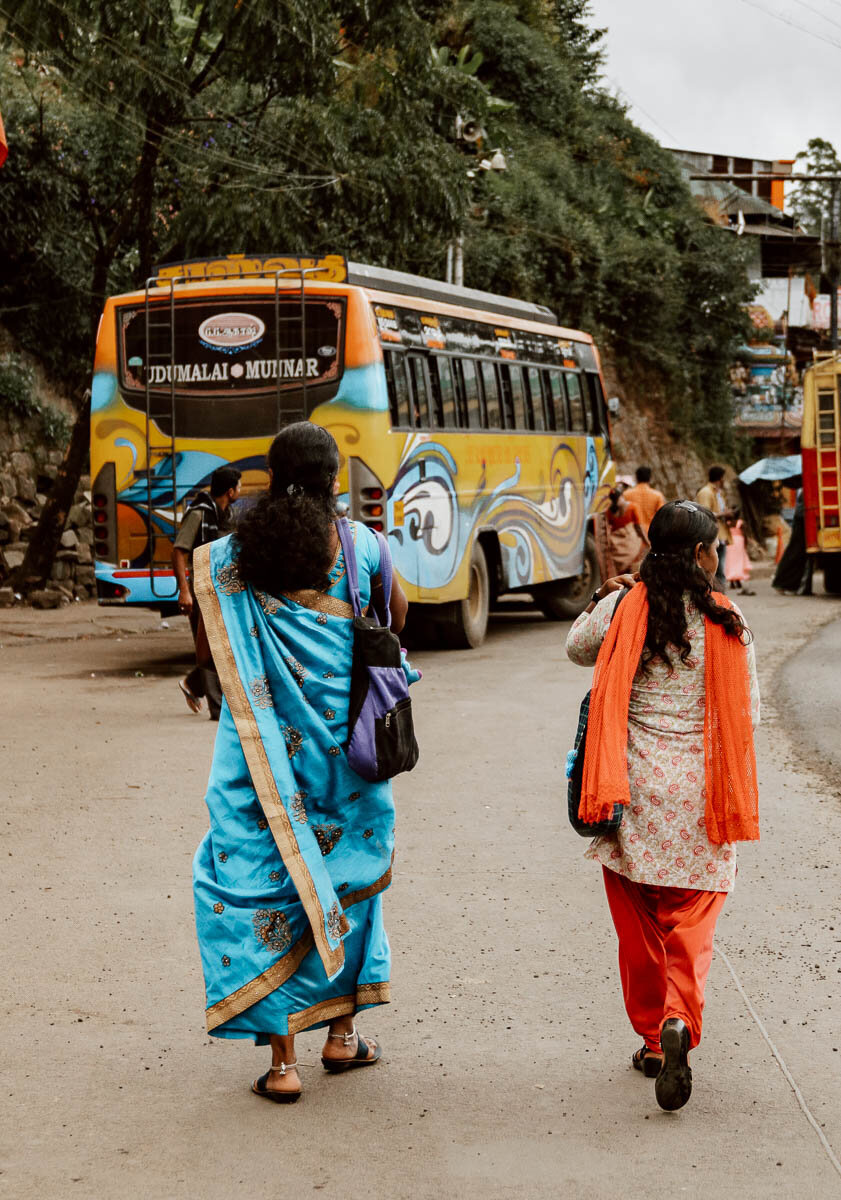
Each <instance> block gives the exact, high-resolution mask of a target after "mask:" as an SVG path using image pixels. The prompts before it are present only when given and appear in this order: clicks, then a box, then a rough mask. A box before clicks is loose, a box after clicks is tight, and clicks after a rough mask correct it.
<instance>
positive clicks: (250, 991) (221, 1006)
mask: <svg viewBox="0 0 841 1200" xmlns="http://www.w3.org/2000/svg"><path fill="white" fill-rule="evenodd" d="M390 883H391V867H389V868H388V870H387V871H386V872H385V873H384V874H383V875H381V876H380V877H379V879H375V880H374V882H373V883H372V884H370V885H369V886H368V887H366V888H359V889H358V890H357V891H355V892H348V894H347V895H346V896H345V897H344V899H343V900H342V908H343V909H346V908H350V907H351V905H353V904H359V903H361V902H362V901H363V900H370V898H371V897H372V896H376V895H377V893H378V892H382V891H384V890H385V889H386V888H387V887H388V885H389V884H390ZM313 945H314V942H313V936H312V930H308V931H307V932H306V933H305V934H304V935H303V936H302V937H300V938H299V939H298V941H297V942H296V943H295V945H294V946H293V947H292V949H291V950H289V951H288V953H286V954H284V956H283V958H282V959H281V960H280V962H276V963H274V964H273V965H272V966H271V967H269V968H268V969H267V970H265V971H263V973H262V974H261V975H257V976H255V978H254V979H250V980H249V981H248V983H244V984H243V985H242V987H241V988H237V990H236V991H235V992H231V994H230V996H226V997H225V998H224V1000H218V1001H217V1002H216V1004H212V1005H211V1006H210V1008H208V1009H207V1010H206V1013H205V1017H206V1020H207V1032H208V1033H210V1032H211V1031H212V1030H214V1029H217V1028H218V1027H219V1026H220V1025H224V1024H225V1022H226V1021H230V1020H232V1019H233V1018H234V1017H238V1016H239V1014H240V1013H241V1012H245V1010H246V1009H247V1008H251V1005H252V1004H256V1003H257V1002H258V1001H259V1000H265V998H266V996H268V995H270V994H271V993H272V992H273V991H274V990H275V989H276V988H279V987H280V986H281V984H283V983H285V982H286V980H287V979H289V978H290V977H291V976H292V975H294V974H295V972H296V971H297V970H298V967H299V966H300V965H301V963H302V962H303V961H304V959H305V958H306V956H307V955H308V954H309V952H310V950H312V948H313ZM381 986H382V985H381V984H373V983H366V984H362V985H361V987H359V988H357V997H358V996H359V994H360V992H361V991H364V990H365V989H366V988H372V987H374V988H376V987H381ZM386 986H388V985H386ZM358 1003H360V1004H367V1003H369V1001H367V1000H364V1001H362V1000H359V1001H358ZM379 1003H383V1004H385V1003H388V999H387V998H386V1000H383V1001H380V1002H379ZM315 1007H318V1006H317V1005H316V1006H315ZM351 1011H353V1010H351ZM338 1015H339V1016H341V1015H342V1014H341V1013H339V1014H338ZM291 1032H292V1030H291V1029H290V1033H291Z"/></svg>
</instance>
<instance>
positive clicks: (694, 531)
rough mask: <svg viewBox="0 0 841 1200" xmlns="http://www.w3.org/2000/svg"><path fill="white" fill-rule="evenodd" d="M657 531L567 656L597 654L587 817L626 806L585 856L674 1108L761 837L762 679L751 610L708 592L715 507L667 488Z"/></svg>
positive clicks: (650, 1058)
mask: <svg viewBox="0 0 841 1200" xmlns="http://www.w3.org/2000/svg"><path fill="white" fill-rule="evenodd" d="M649 538H650V541H651V552H650V553H649V554H648V555H647V556H646V557H645V559H643V563H642V567H641V570H640V577H641V582H639V583H637V584H636V586H631V590H630V591H629V592H628V593H627V595H624V596H623V598H622V600H621V603H619V606H618V608H617V603H618V602H619V599H620V594H621V588H622V587H623V584H630V585H633V584H634V579H633V578H631V577H626V578H625V579H624V580H623V579H612V580H608V582H607V583H606V584H604V585H603V586H602V588H601V589H600V590H599V592H598V593H597V596H598V597H599V598H598V602H596V598H595V597H594V602H593V603H591V605H590V607H589V609H588V610H587V611H586V612H585V613H582V614H581V616H580V617H578V619H577V620H576V622H575V624H574V625H573V626H572V629H571V630H570V633H569V637H568V639H567V653H568V655H569V657H570V658H571V659H572V661H573V662H576V663H580V664H581V665H582V666H590V665H592V664H594V663H595V665H596V670H595V672H594V677H593V691H592V695H591V700H590V714H589V721H588V727H587V742H586V752H585V758H584V773H583V781H582V790H581V804H580V807H579V815H580V817H581V818H582V819H583V820H585V821H587V822H590V823H592V822H596V821H600V820H604V819H607V818H608V817H610V815H611V814H612V813H613V810H614V805H615V804H621V805H625V806H626V807H625V808H624V811H623V817H622V823H621V825H620V826H619V828H618V830H617V831H616V832H615V833H612V834H610V835H608V836H603V837H598V838H596V839H595V840H594V841H593V843H592V844H591V846H590V847H589V849H588V851H587V857H588V858H590V859H592V860H593V861H595V862H598V863H600V864H601V866H602V870H603V876H604V885H605V890H606V892H607V900H608V904H609V907H610V911H611V915H612V917H613V922H614V925H615V927H616V933H617V935H618V938H619V970H620V975H621V979H622V990H623V993H624V999H625V1008H626V1010H627V1013H628V1017H629V1018H630V1021H631V1024H632V1026H633V1027H634V1029H635V1030H636V1032H637V1033H638V1034H640V1036H641V1037H642V1038H643V1045H642V1046H641V1047H640V1049H639V1050H638V1051H637V1052H636V1053H635V1054H634V1056H633V1060H632V1061H633V1065H634V1067H635V1068H636V1069H637V1070H639V1071H642V1072H643V1074H645V1075H646V1076H648V1077H656V1084H655V1093H656V1097H657V1101H658V1103H659V1104H660V1106H661V1108H665V1109H677V1108H681V1107H682V1106H683V1105H684V1104H685V1103H686V1101H687V1100H688V1099H689V1095H690V1092H691V1090H692V1072H691V1070H690V1067H689V1051H690V1050H691V1049H693V1048H694V1047H695V1046H697V1045H698V1042H699V1041H700V1038H701V1015H702V1012H703V1007H704V987H705V984H706V979H707V973H708V971H709V968H710V963H711V960H712V952H713V934H714V931H715V923H716V920H717V918H718V915H719V913H720V912H721V909H722V907H723V905H724V901H725V899H726V897H727V893H728V892H730V891H731V890H732V889H733V886H734V883H735V879H736V849H735V845H734V843H736V842H739V841H752V840H756V839H757V838H758V837H759V822H758V797H757V783H756V762H755V758H754V748H753V726H755V725H756V724H758V722H759V690H758V686H757V680H756V665H755V660H754V648H753V644H752V639H751V636H750V633H749V631H748V629H747V628H746V626H745V623H744V621H743V619H742V615H741V613H740V612H739V609H738V608H737V607H736V606H735V605H734V604H732V603H731V602H730V601H729V600H728V599H727V597H726V596H724V595H722V594H720V593H717V592H714V591H713V590H712V584H713V579H714V577H715V571H716V565H717V554H716V549H717V540H718V528H717V522H716V519H715V517H714V516H713V514H712V513H711V512H710V510H709V509H707V508H703V507H701V505H699V504H695V503H693V502H692V501H690V500H678V501H673V502H671V503H669V504H666V505H665V506H664V507H663V508H661V509H660V510H659V512H657V513H656V515H655V516H654V519H653V520H652V522H651V526H650V528H649ZM614 610H616V618H615V620H613V619H612V618H613V616H614Z"/></svg>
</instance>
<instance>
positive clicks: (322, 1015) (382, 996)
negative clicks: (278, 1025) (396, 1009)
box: [289, 979, 391, 1035]
mask: <svg viewBox="0 0 841 1200" xmlns="http://www.w3.org/2000/svg"><path fill="white" fill-rule="evenodd" d="M390 1001H391V984H390V983H389V981H388V980H387V979H385V980H383V981H382V983H362V984H360V985H359V987H357V989H356V991H355V992H354V993H353V994H352V995H350V996H335V997H334V998H333V999H332V1000H322V1001H321V1002H320V1003H319V1004H313V1005H311V1006H310V1007H309V1008H302V1009H301V1011H300V1012H296V1013H290V1014H289V1033H290V1035H291V1034H295V1033H303V1032H304V1031H305V1030H307V1029H311V1028H312V1026H313V1025H318V1024H319V1023H320V1022H321V1021H334V1020H335V1019H336V1017H350V1016H353V1014H354V1013H355V1012H356V1010H357V1008H359V1006H360V1005H363V1004H388V1003H390Z"/></svg>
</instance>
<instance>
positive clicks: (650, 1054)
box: [631, 1042, 663, 1079]
mask: <svg viewBox="0 0 841 1200" xmlns="http://www.w3.org/2000/svg"><path fill="white" fill-rule="evenodd" d="M631 1063H632V1064H633V1067H634V1070H635V1071H642V1073H643V1075H644V1076H645V1077H646V1079H656V1078H657V1076H658V1075H659V1073H660V1068H661V1067H662V1065H663V1056H662V1055H661V1054H658V1053H657V1051H656V1050H652V1049H651V1047H650V1046H646V1044H645V1042H643V1044H642V1045H641V1046H640V1048H639V1050H636V1051H634V1054H633V1055H632V1057H631Z"/></svg>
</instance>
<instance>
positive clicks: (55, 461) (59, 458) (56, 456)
mask: <svg viewBox="0 0 841 1200" xmlns="http://www.w3.org/2000/svg"><path fill="white" fill-rule="evenodd" d="M47 461H48V462H49V463H50V464H51V465H52V466H54V467H60V466H61V464H62V463H63V462H64V454H63V453H62V451H61V450H51V451H50V452H49V454H48V455H47Z"/></svg>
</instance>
